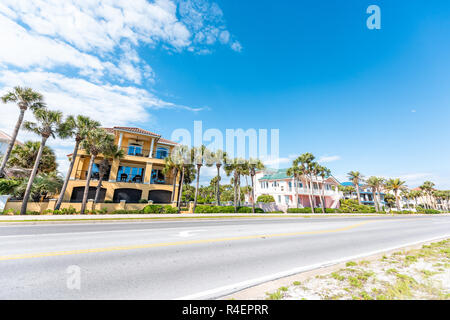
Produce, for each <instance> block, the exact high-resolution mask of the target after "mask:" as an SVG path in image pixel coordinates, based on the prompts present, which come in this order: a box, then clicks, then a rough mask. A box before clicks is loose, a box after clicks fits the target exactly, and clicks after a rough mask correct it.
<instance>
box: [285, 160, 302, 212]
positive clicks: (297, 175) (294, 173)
mask: <svg viewBox="0 0 450 320" xmlns="http://www.w3.org/2000/svg"><path fill="white" fill-rule="evenodd" d="M303 174H304V171H303V170H302V168H301V167H300V166H299V165H298V162H296V161H294V162H293V163H292V165H291V167H290V168H288V169H287V171H286V175H287V176H289V177H293V178H294V187H295V204H296V207H297V208H299V200H298V185H299V183H300V179H301V177H302V176H303Z"/></svg>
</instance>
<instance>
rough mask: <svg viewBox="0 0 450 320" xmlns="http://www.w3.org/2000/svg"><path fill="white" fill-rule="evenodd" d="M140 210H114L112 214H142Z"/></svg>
mask: <svg viewBox="0 0 450 320" xmlns="http://www.w3.org/2000/svg"><path fill="white" fill-rule="evenodd" d="M140 213H142V212H141V211H140V210H114V211H113V212H111V214H140Z"/></svg>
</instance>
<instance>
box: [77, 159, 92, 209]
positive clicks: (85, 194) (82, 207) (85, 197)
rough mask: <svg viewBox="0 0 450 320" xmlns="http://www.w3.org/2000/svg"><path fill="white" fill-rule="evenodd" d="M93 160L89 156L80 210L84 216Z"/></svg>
mask: <svg viewBox="0 0 450 320" xmlns="http://www.w3.org/2000/svg"><path fill="white" fill-rule="evenodd" d="M94 160H95V156H94V155H91V160H90V161H89V169H88V173H87V177H86V186H85V187H84V193H83V201H82V203H81V210H80V213H81V214H84V211H85V210H86V202H87V198H88V194H89V184H90V182H91V174H92V167H93V166H94Z"/></svg>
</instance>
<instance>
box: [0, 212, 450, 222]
mask: <svg viewBox="0 0 450 320" xmlns="http://www.w3.org/2000/svg"><path fill="white" fill-rule="evenodd" d="M392 216H396V217H402V216H404V217H409V216H414V217H433V216H450V214H449V213H442V214H438V215H432V214H370V213H339V214H322V213H315V214H304V213H299V214H295V213H289V214H287V213H284V214H271V213H267V214H251V213H250V214H249V213H223V214H221V213H201V214H198V213H184V214H103V215H89V214H84V215H81V214H74V215H23V216H21V215H11V216H10V215H0V222H14V221H17V222H22V221H77V220H97V221H99V220H100V221H101V220H106V221H107V220H125V219H132V220H138V219H196V218H197V219H198V218H200V219H201V218H203V219H208V218H284V217H286V218H295V217H392Z"/></svg>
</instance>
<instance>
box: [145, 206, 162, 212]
mask: <svg viewBox="0 0 450 320" xmlns="http://www.w3.org/2000/svg"><path fill="white" fill-rule="evenodd" d="M142 212H143V213H164V208H163V206H161V205H159V204H149V205H148V206H145V207H144V209H142Z"/></svg>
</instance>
